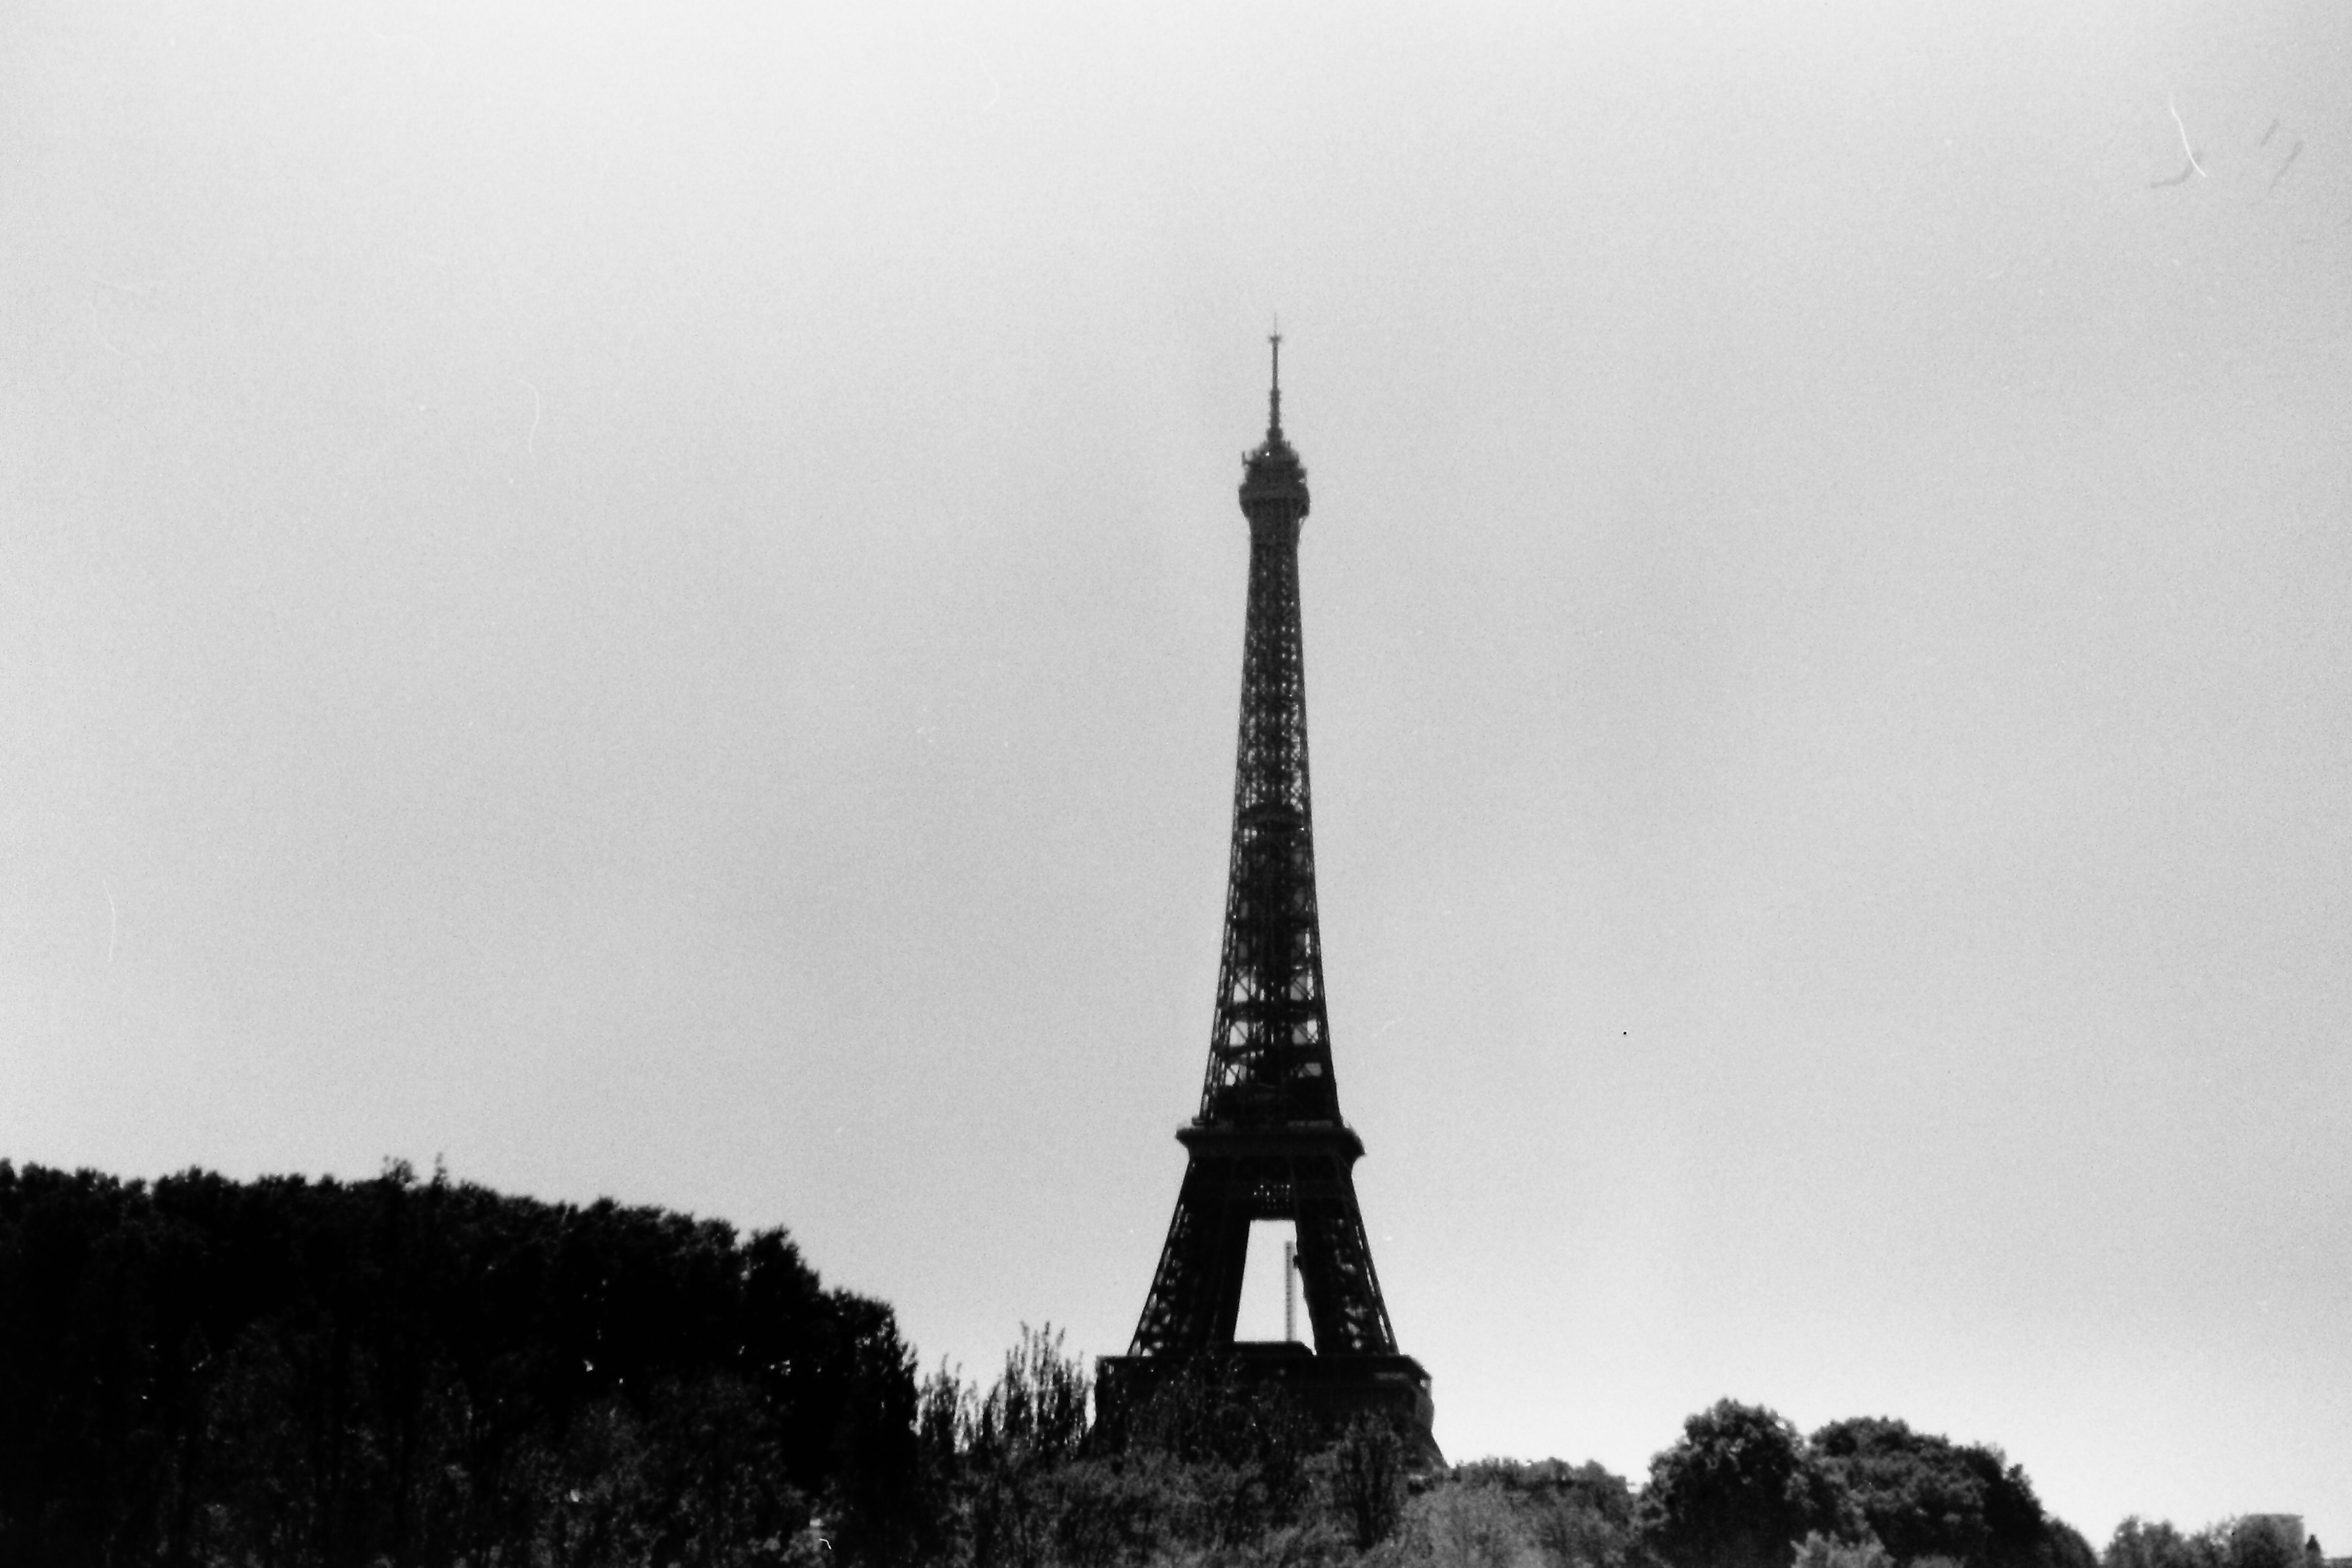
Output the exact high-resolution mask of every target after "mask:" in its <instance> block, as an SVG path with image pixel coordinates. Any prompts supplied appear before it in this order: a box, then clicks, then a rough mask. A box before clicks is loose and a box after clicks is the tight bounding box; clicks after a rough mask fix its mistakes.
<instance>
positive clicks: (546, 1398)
mask: <svg viewBox="0 0 2352 1568" xmlns="http://www.w3.org/2000/svg"><path fill="white" fill-rule="evenodd" d="M914 1417H915V1384H914V1377H913V1373H912V1369H911V1366H910V1365H909V1361H908V1354H907V1352H906V1349H905V1346H904V1345H903V1343H902V1342H900V1340H899V1337H898V1329H897V1325H896V1323H895V1321H893V1319H892V1317H891V1314H890V1311H889V1309H888V1308H887V1307H885V1306H883V1305H881V1304H880V1303H879V1302H876V1301H871V1300H865V1299H864V1298H861V1297H856V1296H853V1295H849V1294H846V1293H844V1292H839V1291H827V1290H825V1289H822V1287H821V1286H820V1284H819V1281H818V1279H817V1277H816V1275H815V1274H814V1272H813V1271H812V1270H810V1269H809V1268H808V1267H807V1266H806V1265H805V1264H804V1263H803V1261H802V1259H801V1258H800V1255H799V1253H798V1251H797V1249H795V1248H794V1247H793V1244H792V1243H791V1241H790V1240H789V1239H788V1238H786V1237H784V1236H783V1235H782V1232H765V1233H762V1234H761V1235H758V1236H754V1237H751V1238H750V1240H749V1241H739V1240H738V1238H737V1237H736V1235H735V1233H734V1231H733V1230H731V1229H730V1227H728V1226H724V1225H719V1224H716V1223H713V1222H709V1221H698V1220H695V1219H692V1218H690V1217H688V1216H686V1215H677V1214H670V1213H666V1212H663V1211H661V1210H657V1209H645V1208H639V1209H625V1208H622V1207H620V1206H618V1205H614V1204H611V1203H601V1204H597V1205H593V1206H591V1207H588V1208H585V1209H583V1208H576V1207H572V1206H571V1205H550V1204H541V1203H536V1202H533V1201H530V1200H529V1199H523V1198H513V1197H506V1196H502V1195H500V1194H496V1193H491V1192H488V1191H486V1190H484V1189H482V1188H479V1187H475V1186H470V1185H462V1184H453V1183H451V1182H449V1181H448V1180H447V1179H446V1177H445V1176H442V1175H440V1174H438V1173H436V1176H435V1177H434V1179H433V1180H431V1181H430V1182H425V1183H420V1182H418V1181H417V1180H416V1178H415V1173H413V1172H412V1171H410V1170H409V1169H408V1168H407V1167H406V1166H405V1165H393V1166H390V1167H387V1169H386V1171H385V1173H384V1174H383V1176H382V1177H381V1178H379V1179H377V1180H375V1181H372V1182H360V1183H352V1184H343V1183H338V1182H332V1181H321V1182H306V1181H302V1180H299V1179H293V1178H283V1177H277V1178H269V1179H265V1180H263V1181H259V1182H254V1183H236V1182H230V1181H227V1180H225V1179H223V1178H222V1177H219V1176H216V1175H212V1174H208V1173H203V1172H191V1173H187V1174H185V1175H181V1176H173V1177H170V1178H167V1179H166V1180H163V1181H160V1182H157V1183H155V1184H152V1186H151V1185H149V1184H144V1183H139V1182H129V1183H125V1182H120V1181H117V1180H114V1179H113V1178H110V1177H107V1176H103V1175H100V1174H97V1173H90V1172H80V1173H71V1174H68V1173H64V1172H58V1171H49V1170H43V1169H41V1168H39V1167H35V1166H28V1167H25V1168H23V1169H17V1168H16V1167H13V1166H11V1165H10V1164H8V1163H5V1162H0V1564H15V1563H33V1564H39V1565H41V1568H51V1565H55V1568H78V1565H79V1564H83V1563H124V1564H128V1563H215V1562H219V1563H226V1562H236V1563H267V1564H273V1565H276V1564H285V1565H288V1568H306V1565H310V1564H319V1565H321V1568H326V1565H341V1564H346V1563H349V1564H362V1563H378V1562H390V1563H398V1564H401V1565H403V1568H407V1565H410V1564H416V1565H420V1568H436V1565H441V1564H451V1563H457V1562H460V1561H466V1562H474V1563H479V1562H482V1561H485V1560H487V1559H488V1555H489V1553H490V1552H492V1551H493V1550H496V1551H497V1552H499V1559H500V1560H501V1561H510V1562H511V1561H529V1560H534V1559H537V1560H543V1561H548V1562H572V1561H591V1562H608V1561H638V1560H650V1561H659V1562H663V1563H671V1562H675V1563H688V1564H690V1563H719V1562H727V1563H740V1562H752V1561H758V1560H760V1558H761V1556H763V1555H773V1554H775V1553H777V1552H782V1551H784V1550H785V1549H786V1547H787V1545H788V1544H789V1543H790V1542H793V1541H794V1540H795V1539H796V1538H798V1537H799V1536H800V1535H801V1534H802V1532H803V1529H804V1527H805V1526H806V1525H807V1524H808V1522H809V1521H810V1520H811V1517H812V1515H813V1513H814V1512H815V1511H816V1510H823V1511H824V1514H825V1516H826V1518H827V1519H828V1521H830V1522H831V1524H832V1527H833V1528H834V1529H835V1531H836V1532H837V1534H838V1537H839V1541H838V1544H839V1546H840V1547H841V1548H842V1552H843V1555H845V1556H848V1557H855V1556H856V1555H859V1554H861V1553H862V1554H863V1555H864V1556H866V1558H868V1559H871V1560H883V1559H887V1558H890V1557H893V1556H896V1555H899V1554H901V1553H902V1552H903V1548H904V1545H905V1536H904V1530H903V1521H906V1520H908V1518H911V1517H919V1512H920V1510H919V1508H918V1507H917V1506H916V1500H915V1494H916V1492H917V1491H918V1490H919V1470H918V1467H917V1463H916V1440H915V1433H914Z"/></svg>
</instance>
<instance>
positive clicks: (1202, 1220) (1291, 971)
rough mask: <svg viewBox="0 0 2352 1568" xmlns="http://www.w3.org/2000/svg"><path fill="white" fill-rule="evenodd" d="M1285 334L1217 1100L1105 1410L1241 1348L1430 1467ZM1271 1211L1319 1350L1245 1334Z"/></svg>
mask: <svg viewBox="0 0 2352 1568" xmlns="http://www.w3.org/2000/svg"><path fill="white" fill-rule="evenodd" d="M1269 341H1270V342H1271V343H1272V345H1273V351H1274V374H1273V386H1272V390H1271V392H1270V394H1269V395H1268V415H1267V419H1266V429H1265V440H1264V441H1262V442H1260V443H1259V444H1258V446H1257V447H1256V448H1255V450H1253V451H1251V452H1248V453H1246V454H1244V457H1243V459H1242V461H1243V464H1244V469H1243V476H1242V486H1241V505H1242V514H1243V515H1244V517H1246V518H1248V519H1249V526H1250V570H1249V618H1248V628H1247V630H1246V631H1245V632H1244V637H1243V642H1242V714H1241V741H1240V746H1239V755H1238V757H1237V760H1236V762H1235V764H1234V843H1233V860H1232V869H1231V872H1230V876H1229V880H1228V882H1227V886H1226V892H1225V938H1224V952H1223V959H1222V961H1221V963H1219V965H1218V973H1217V1005H1216V1012H1215V1021H1214V1023H1213V1025H1212V1026H1211V1029H1210V1034H1209V1070H1208V1076H1207V1079H1206V1081H1204V1082H1203V1083H1202V1088H1201V1110H1200V1113H1199V1114H1198V1115H1197V1116H1195V1117H1194V1118H1193V1119H1192V1122H1191V1124H1190V1125H1188V1126H1186V1127H1184V1128H1182V1129H1181V1130H1180V1131H1178V1132H1177V1134H1176V1138H1177V1142H1181V1144H1183V1145H1184V1148H1185V1150H1186V1151H1187V1152H1188V1154H1189V1156H1190V1161H1189V1163H1188V1164H1187V1165H1186V1167H1185V1171H1184V1184H1183V1187H1182V1189H1181V1191H1180V1192H1179V1193H1178V1194H1177V1198H1176V1215H1175V1217H1174V1219H1172V1220H1171V1222H1170V1223H1169V1226H1168V1240H1167V1243H1166V1245H1165V1246H1164V1247H1162V1248H1161V1249H1160V1268H1159V1270H1158V1272H1157V1273H1156V1274H1155V1275H1154V1276H1153V1277H1152V1281H1151V1293H1150V1296H1149V1297H1148V1298H1147V1299H1146V1300H1145V1301H1144V1305H1143V1318H1142V1321H1140V1322H1139V1323H1138V1324H1137V1325H1136V1330H1135V1340H1134V1342H1133V1343H1132V1344H1131V1345H1129V1349H1128V1353H1127V1354H1126V1355H1124V1356H1106V1357H1104V1358H1102V1360H1101V1362H1100V1363H1099V1368H1098V1371H1099V1381H1100V1384H1101V1386H1102V1388H1103V1391H1104V1394H1105V1396H1106V1400H1105V1403H1106V1404H1107V1405H1109V1406H1111V1407H1112V1408H1114V1409H1118V1408H1125V1407H1128V1406H1129V1405H1131V1404H1132V1403H1133V1402H1134V1401H1136V1400H1138V1399H1139V1398H1140V1397H1142V1396H1144V1395H1146V1394H1148V1393H1149V1390H1150V1387H1151V1386H1152V1385H1153V1384H1156V1383H1157V1382H1158V1381H1159V1380H1160V1378H1162V1377H1164V1376H1165V1375H1167V1374H1168V1373H1170V1372H1171V1370H1172V1369H1174V1368H1175V1367H1177V1366H1180V1365H1182V1364H1184V1363H1188V1362H1193V1361H1197V1360H1199V1359H1201V1358H1202V1357H1208V1358H1218V1359H1224V1360H1227V1361H1230V1362H1231V1363H1234V1366H1235V1368H1236V1370H1237V1371H1239V1372H1240V1373H1242V1374H1243V1375H1244V1376H1248V1377H1253V1378H1263V1379H1267V1380H1271V1381H1274V1382H1276V1383H1278V1384H1282V1385H1283V1386H1284V1387H1285V1388H1286V1390H1287V1391H1288V1392H1289V1393H1290V1394H1292V1395H1293V1396H1294V1397H1295V1398H1296V1399H1297V1401H1298V1403H1299V1404H1301V1405H1304V1406H1305V1407H1306V1408H1307V1409H1308V1410H1309V1411H1310V1412H1313V1413H1315V1414H1318V1415H1322V1416H1324V1417H1326V1418H1328V1419H1331V1420H1333V1421H1335V1422H1337V1421H1344V1420H1346V1419H1348V1418H1349V1417H1350V1416H1352V1415H1356V1414H1359V1413H1362V1412H1379V1413H1382V1414H1385V1415H1389V1416H1390V1417H1391V1418H1392V1419H1395V1420H1398V1421H1400V1422H1401V1423H1402V1424H1404V1425H1405V1426H1407V1428H1408V1430H1409V1431H1410V1432H1411V1434H1412V1436H1413V1437H1414V1440H1415V1442H1416V1444H1417V1446H1418V1447H1419V1448H1420V1450H1421V1451H1422V1454H1423V1456H1424V1457H1425V1458H1428V1459H1432V1460H1433V1459H1434V1458H1436V1453H1437V1450H1436V1445H1435V1443H1434V1442H1433V1440H1432V1439H1431V1437H1430V1436H1429V1429H1430V1421H1431V1416H1432V1414H1433V1409H1434V1406H1433V1404H1432V1402H1431V1399H1430V1394H1429V1373H1426V1372H1424V1371H1423V1369H1422V1366H1421V1363H1419V1362H1417V1361H1414V1360H1413V1359H1412V1357H1411V1356H1408V1355H1404V1354H1402V1353H1400V1352H1398V1350H1397V1345H1396V1332H1395V1331H1394V1330H1393V1329H1392V1328H1391V1326H1390V1323H1389V1312H1388V1307H1387V1304H1386V1303H1385V1302H1383V1301H1382V1300H1381V1281H1380V1276H1379V1275H1378V1274H1376V1273H1375V1272H1374V1271H1373V1268H1372V1249H1371V1243H1370V1239H1369V1238H1368V1237H1366V1235H1365V1234H1364V1218H1363V1215H1362V1213H1361V1212H1360V1210H1359V1209H1358V1207H1357V1205H1356V1184H1355V1178H1354V1175H1353V1167H1354V1165H1355V1163H1356V1162H1357V1161H1358V1160H1359V1159H1361V1158H1362V1157H1363V1152H1364V1145H1363V1141H1362V1140H1361V1139H1360V1138H1358V1137H1357V1136H1356V1134H1355V1132H1354V1131H1352V1130H1351V1129H1349V1126H1348V1124H1347V1123H1346V1122H1345V1121H1341V1120H1340V1117H1339V1085H1338V1083H1337V1081H1336V1080H1335V1079H1333V1077H1332V1072H1331V1026H1330V1021H1329V1019H1328V1016H1326V1013H1325V1007H1324V998H1323V942H1322V935H1321V932H1320V931H1319V930H1318V919H1317V914H1316V901H1315V831H1314V817H1313V808H1312V805H1311V803H1310V800H1309V797H1308V791H1307V679H1306V667H1305V662H1304V659H1303V658H1302V656H1301V652H1300V637H1299V615H1298V534H1299V530H1300V527H1301V525H1302V524H1303V523H1304V522H1305V521H1306V519H1307V470H1306V468H1304V467H1303V466H1302V465H1301V464H1300V463H1299V460H1298V454H1297V452H1296V451H1294V450H1292V448H1291V446H1290V443H1289V441H1288V440H1287V439H1286V438H1285V437H1284V436H1283V433H1282V335H1281V333H1279V332H1276V333H1275V334H1274V335H1273V337H1272V338H1271V339H1270V340H1269ZM1255 1220H1289V1221H1291V1222H1292V1223H1293V1225H1294V1226H1296V1228H1297V1270H1298V1276H1299V1280H1300V1283H1301V1284H1303V1285H1304V1286H1305V1289H1306V1296H1307V1319H1308V1321H1309V1322H1310V1323H1311V1324H1312V1325H1313V1329H1314V1334H1315V1344H1314V1347H1313V1348H1312V1349H1309V1348H1308V1347H1307V1346H1306V1345H1303V1344H1299V1343H1297V1342H1291V1341H1287V1340H1283V1341H1239V1342H1237V1341H1235V1340H1234V1321H1235V1319H1236V1318H1237V1317H1238V1315H1239V1313H1240V1310H1241V1295H1242V1270H1243V1268H1244V1263H1245V1262H1246V1260H1247V1258H1248V1253H1249V1234H1250V1225H1251V1222H1252V1221H1255ZM1286 1283H1287V1281H1286Z"/></svg>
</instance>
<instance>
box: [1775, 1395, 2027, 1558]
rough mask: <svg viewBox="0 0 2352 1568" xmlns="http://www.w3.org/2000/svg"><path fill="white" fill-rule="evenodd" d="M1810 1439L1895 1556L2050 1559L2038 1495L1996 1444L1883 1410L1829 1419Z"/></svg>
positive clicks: (1835, 1477)
mask: <svg viewBox="0 0 2352 1568" xmlns="http://www.w3.org/2000/svg"><path fill="white" fill-rule="evenodd" d="M1812 1441H1813V1449H1814V1452H1815V1453H1816V1454H1818V1455H1819V1456H1820V1458H1821V1461H1822V1467H1823V1468H1824V1469H1826V1470H1827V1471H1828V1473H1829V1474H1830V1476H1831V1477H1832V1479H1835V1480H1836V1481H1837V1482H1838V1484H1839V1485H1841V1486H1843V1488H1844V1489H1845V1490H1846V1492H1847V1494H1848V1495H1849V1496H1850V1497H1851V1498H1852V1499H1853V1502H1854V1505H1855V1506H1856V1507H1857V1508H1859V1509H1860V1510H1861V1511H1862V1517H1863V1521H1864V1523H1865V1524H1866V1525H1868V1527H1869V1529H1870V1531H1871V1533H1873V1534H1874V1535H1875V1536H1876V1537H1877V1538H1878V1540H1879V1541H1880V1542H1882V1543H1884V1544H1885V1548H1886V1550H1887V1551H1888V1552H1890V1553H1892V1554H1893V1555H1894V1557H1895V1558H1896V1559H1898V1560H1900V1561H1903V1562H1916V1561H1918V1560H1919V1559H1921V1558H1927V1557H1943V1558H1949V1559H1952V1560H1954V1561H1955V1562H1958V1563H1969V1564H1978V1565H1981V1568H2034V1565H2036V1564H2039V1563H2042V1562H2043V1561H2044V1559H2045V1555H2046V1552H2047V1550H2048V1548H2049V1544H2050V1542H2049V1535H2050V1532H2049V1521H2047V1520H2046V1519H2045V1518H2044V1517H2043V1514H2042V1503H2041V1500H2039V1499H2037V1498H2036V1497H2035V1496H2034V1495H2033V1485H2032V1482H2031V1481H2029V1480H2028V1479H2026V1476H2025V1472H2024V1471H2023V1470H2022V1469H2021V1468H2018V1467H2017V1466H2015V1465H2011V1464H2010V1463H2008V1461H2007V1460H2006V1459H2005V1458H2003V1457H2002V1455H2001V1453H2000V1450H1999V1449H1997V1448H1986V1447H1968V1446H1963V1445H1960V1444H1957V1443H1953V1442H1951V1441H1950V1440H1948V1439H1947V1438H1944V1437H1938V1436H1930V1435H1929V1434H1927V1433H1924V1432H1914V1431H1913V1430H1911V1428H1910V1427H1909V1426H1906V1425H1905V1424H1904V1423H1903V1422H1900V1421H1895V1420H1889V1419H1885V1418H1883V1417H1863V1418H1858V1419H1854V1420H1848V1421H1834V1422H1832V1423H1831V1424H1830V1425H1829V1426H1824V1427H1822V1429H1821V1430H1820V1431H1818V1432H1816V1433H1814V1434H1813V1440H1812Z"/></svg>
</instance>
